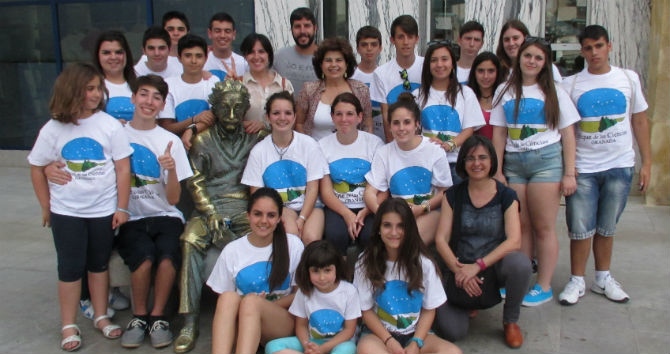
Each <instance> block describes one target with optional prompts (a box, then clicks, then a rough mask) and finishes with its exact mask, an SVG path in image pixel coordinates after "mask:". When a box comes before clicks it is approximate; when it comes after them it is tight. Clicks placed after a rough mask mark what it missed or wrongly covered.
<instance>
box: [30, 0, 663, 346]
mask: <svg viewBox="0 0 670 354" xmlns="http://www.w3.org/2000/svg"><path fill="white" fill-rule="evenodd" d="M290 24H291V32H292V35H293V38H294V40H295V46H292V47H287V48H283V49H281V50H279V51H277V52H276V53H275V52H274V50H273V48H272V45H271V43H270V40H269V39H268V37H266V36H265V35H263V34H259V33H251V34H249V35H248V36H246V37H245V38H244V40H243V41H242V43H241V46H240V51H241V54H242V55H239V54H236V53H235V52H234V51H233V48H232V43H233V41H234V40H235V38H236V30H235V21H234V20H233V18H232V17H231V16H230V15H228V14H226V13H217V14H215V15H214V16H212V18H211V19H210V22H209V26H208V31H207V34H208V37H209V38H210V40H211V45H210V46H208V45H207V42H206V41H205V39H204V38H201V37H199V36H197V35H193V34H190V33H189V30H190V25H189V22H188V20H187V18H186V16H184V15H183V14H182V13H180V12H175V11H172V12H168V13H166V14H165V16H164V17H163V23H162V27H151V28H149V29H147V31H146V32H145V34H144V37H143V42H142V45H143V53H144V56H143V57H142V58H141V59H140V60H139V61H138V62H137V64H136V65H134V66H133V58H132V54H131V51H130V48H129V45H128V42H127V41H126V39H125V37H124V35H123V33H121V32H117V31H108V32H104V33H103V34H101V35H100V37H99V39H98V41H97V44H96V48H95V51H94V53H93V65H91V64H72V65H70V66H68V67H66V68H65V69H64V71H63V72H62V73H61V75H60V76H59V77H58V78H57V80H56V82H55V84H54V93H53V96H52V98H51V101H50V112H51V118H52V119H51V120H50V121H49V122H47V123H46V124H45V126H44V127H43V128H42V129H41V131H40V134H39V136H38V138H37V140H36V142H35V146H34V147H33V150H32V151H31V153H30V154H29V156H28V160H29V162H30V165H31V178H32V181H33V185H34V189H35V193H36V195H37V198H38V200H39V202H40V206H41V208H42V222H43V224H44V225H50V226H51V228H52V233H53V238H54V243H55V246H56V251H57V259H58V278H59V283H58V294H59V303H60V308H61V322H62V323H61V324H62V337H63V339H62V342H61V348H62V349H63V350H65V351H74V350H77V349H79V348H80V347H81V345H82V337H81V331H80V329H79V327H78V326H77V325H76V314H77V307H78V306H77V301H78V300H79V299H80V294H81V292H82V286H83V287H88V288H89V289H90V295H87V296H90V301H91V303H92V307H93V311H94V315H93V316H92V317H93V319H94V326H95V327H96V328H98V329H99V330H100V331H101V332H102V334H103V335H104V336H105V337H107V338H110V339H115V338H120V337H121V344H122V346H124V347H127V348H134V347H138V346H140V345H141V344H142V343H143V341H144V339H145V336H146V335H147V334H148V335H149V337H150V338H151V343H152V345H153V346H154V347H156V348H162V347H165V346H168V345H170V344H171V343H173V341H174V349H175V351H176V352H178V353H184V352H187V351H189V350H191V349H193V347H194V346H195V340H196V339H197V337H198V332H199V325H198V321H199V317H198V314H199V308H200V305H199V302H200V294H201V288H202V285H203V283H205V282H206V284H207V285H208V286H209V287H210V288H211V289H212V290H213V291H214V292H216V293H218V294H219V296H218V300H217V304H216V311H215V315H214V320H213V326H212V331H213V333H212V338H213V340H212V351H213V352H215V353H230V352H232V351H235V352H237V353H255V352H256V351H257V349H258V347H259V345H263V346H264V347H265V351H266V353H295V352H303V353H310V354H312V353H329V352H330V353H354V352H358V353H383V352H388V353H399V352H405V353H417V352H421V353H460V350H459V349H458V347H457V346H455V345H454V344H452V343H451V342H454V341H457V340H459V339H462V338H463V337H464V336H465V335H466V334H467V331H468V327H469V319H470V318H471V317H473V316H476V314H477V310H479V309H483V308H487V307H489V306H490V305H487V306H479V305H472V306H470V305H463V304H460V303H457V302H456V301H449V299H447V296H446V293H450V291H452V290H453V291H457V290H460V291H464V292H465V293H466V294H467V296H468V297H471V298H478V297H482V298H483V297H485V296H486V297H489V296H491V294H490V291H489V290H485V288H486V289H488V287H485V283H487V284H486V285H490V283H489V282H494V283H495V285H494V290H495V294H494V295H495V296H496V297H498V298H500V296H502V297H503V298H504V299H505V304H504V309H503V332H504V338H505V343H506V344H507V345H508V346H510V347H512V348H518V347H520V346H521V345H522V344H523V335H522V331H521V329H520V327H519V325H518V322H519V318H520V309H521V306H522V305H524V306H537V305H540V304H543V303H546V302H548V301H550V300H551V299H553V291H552V288H551V282H552V276H553V273H554V269H555V267H556V263H557V259H558V238H557V235H556V230H555V229H556V218H557V214H558V210H559V201H560V198H561V195H563V196H565V198H566V205H567V207H566V214H567V215H566V216H567V217H566V219H567V223H568V231H569V237H570V240H571V241H570V256H571V257H570V259H571V278H570V280H569V282H568V284H567V285H566V287H565V289H564V290H563V291H562V292H561V293H560V295H559V296H558V300H559V302H560V303H561V304H563V305H572V304H576V303H577V302H578V300H579V298H580V297H581V296H583V295H584V293H585V280H584V275H585V272H586V269H585V268H586V262H587V260H588V257H589V253H590V250H591V245H592V244H593V252H594V257H595V267H596V274H595V280H594V282H593V285H592V286H591V290H592V291H593V292H595V293H598V294H603V295H604V296H606V297H607V298H608V299H610V300H612V301H616V302H626V301H628V299H629V297H628V295H627V294H626V293H625V292H624V291H623V289H622V288H621V286H620V284H619V283H618V282H616V280H614V278H613V277H612V276H611V274H610V273H609V269H610V264H611V256H612V246H613V237H612V236H613V235H614V234H615V230H616V223H617V221H618V218H619V216H620V215H621V213H622V211H623V209H624V207H625V203H626V198H627V195H628V192H629V190H630V187H631V181H632V176H633V173H634V170H633V166H634V163H635V161H634V159H635V153H634V151H633V137H635V140H636V141H637V144H638V147H639V150H640V155H641V157H642V168H641V170H640V174H639V176H640V185H639V188H640V190H642V191H644V190H645V189H646V188H647V186H648V182H649V174H650V163H651V161H650V155H651V152H650V147H649V130H648V123H647V117H646V109H647V104H646V101H645V99H644V97H643V95H642V91H641V85H640V82H639V79H638V76H637V75H636V74H635V73H634V72H631V71H628V70H624V69H620V68H617V67H615V66H612V65H610V63H609V57H608V55H609V52H610V50H611V44H610V41H609V37H608V34H607V31H606V30H605V29H604V28H603V27H601V26H597V25H591V26H587V27H585V29H584V30H583V31H582V32H581V33H580V35H579V37H578V38H579V41H580V44H581V46H582V50H581V52H582V53H581V54H582V55H583V56H584V58H585V61H586V63H587V67H586V68H585V69H584V70H583V71H582V72H580V73H578V74H576V75H574V76H571V77H568V78H565V79H563V78H561V77H560V74H559V73H558V71H557V70H556V68H555V66H553V65H552V63H551V49H550V45H549V43H547V42H546V41H545V40H544V39H542V38H538V37H532V36H530V35H529V32H528V30H527V28H526V27H525V25H524V24H523V23H522V22H520V21H518V20H511V21H508V22H507V23H505V25H504V26H503V28H502V31H501V35H500V38H499V43H498V50H497V55H496V54H494V53H492V52H483V53H479V52H480V50H481V48H482V46H483V38H484V28H483V27H482V25H481V24H479V23H477V22H476V21H469V22H466V23H465V24H464V25H463V26H462V27H461V32H460V34H459V38H458V40H457V41H456V42H452V41H449V40H442V39H437V40H433V41H431V42H429V43H428V47H427V50H426V52H425V57H422V56H419V55H417V54H416V45H417V43H418V41H419V31H418V24H417V22H416V20H415V19H414V18H412V17H411V16H409V15H402V16H400V17H398V18H396V19H395V20H394V21H393V22H392V24H391V28H390V34H391V43H392V44H393V45H394V47H395V58H394V59H392V60H391V61H389V62H388V63H385V64H383V65H378V64H379V63H378V57H379V54H380V52H381V43H382V38H381V34H380V31H379V30H378V29H376V28H374V27H371V26H365V27H363V28H361V29H360V30H359V31H358V33H357V36H356V51H357V52H358V54H359V55H360V58H361V61H360V62H359V63H357V62H356V57H355V54H354V49H353V48H352V46H351V45H350V44H349V42H348V41H347V40H344V39H341V38H327V39H325V40H323V41H322V42H321V43H318V44H317V43H316V41H315V37H316V32H317V24H316V18H315V16H314V15H313V13H312V12H311V10H309V9H307V8H299V9H296V10H295V11H293V13H292V14H291V17H290ZM110 224H111V227H110ZM114 244H116V246H115V247H118V251H119V254H120V255H121V257H122V258H123V259H124V262H125V263H126V264H127V265H128V267H129V269H130V270H131V287H132V291H131V293H132V300H133V301H132V309H133V318H132V320H131V321H130V323H129V324H128V325H127V326H126V328H125V331H124V330H122V328H121V327H120V326H118V325H115V324H113V323H112V322H111V318H110V316H109V315H108V313H107V305H108V300H109V299H108V293H109V282H108V269H107V263H108V261H109V257H110V253H111V251H112V248H113V247H114ZM433 245H434V246H435V248H436V250H437V252H436V253H435V252H431V251H430V250H429V249H430V247H432V246H433ZM212 246H215V247H218V248H222V249H223V250H222V251H221V254H220V255H219V258H218V260H217V262H216V265H215V266H214V269H213V271H212V272H211V274H203V273H204V257H205V254H206V252H207V250H208V249H209V248H210V247H212ZM351 247H355V248H356V250H357V251H360V252H361V253H360V256H359V257H358V258H357V259H355V260H353V261H354V262H355V268H354V271H353V274H350V273H351V272H350V270H349V269H348V268H347V266H346V263H345V258H346V256H347V254H348V250H349V249H350V248H351ZM533 262H536V265H537V273H538V274H537V280H536V282H535V283H534V284H532V286H530V285H531V273H532V271H533V265H532V263H533ZM487 270H488V271H489V272H487V273H486V274H487V277H486V279H485V278H484V276H483V275H482V274H484V272H485V271H487ZM488 274H493V275H492V276H491V277H489V276H488ZM352 275H353V284H352V283H350V282H349V281H351V280H352ZM447 278H450V279H451V280H450V281H448V280H447ZM82 279H85V281H82ZM177 279H179V281H178V285H179V293H180V308H179V313H180V314H182V315H184V328H182V330H181V331H180V333H179V335H178V337H177V338H176V339H174V338H173V334H172V331H171V330H170V324H169V321H168V319H167V318H166V316H165V310H166V309H165V307H166V305H167V302H168V298H169V295H170V292H171V291H172V288H173V287H174V285H175V283H176V282H177ZM152 285H153V289H154V290H153V298H152V299H149V295H150V288H151V286H152ZM529 286H530V288H529ZM445 289H446V292H445ZM485 292H486V294H484V293H485ZM499 301H500V300H498V302H499ZM150 304H152V305H151V306H150ZM361 319H362V320H361ZM361 323H362V325H361V326H360V327H359V325H360V324H361ZM357 328H358V329H360V330H357Z"/></svg>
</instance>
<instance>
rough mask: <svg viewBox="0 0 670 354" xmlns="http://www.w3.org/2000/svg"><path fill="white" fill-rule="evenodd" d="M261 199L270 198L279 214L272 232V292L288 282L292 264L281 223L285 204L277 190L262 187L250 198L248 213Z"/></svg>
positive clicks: (270, 283) (270, 279)
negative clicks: (290, 264)
mask: <svg viewBox="0 0 670 354" xmlns="http://www.w3.org/2000/svg"><path fill="white" fill-rule="evenodd" d="M261 198H268V199H270V200H272V201H273V202H274V204H275V206H276V207H277V211H278V213H279V222H278V223H277V226H276V227H275V230H274V231H273V232H272V254H270V262H272V270H271V271H270V277H269V279H268V282H269V285H270V291H272V290H273V289H275V288H278V287H279V286H281V285H282V283H284V281H285V280H286V277H287V276H288V268H289V263H290V259H289V252H288V240H287V237H286V229H284V223H283V222H282V221H281V215H282V210H283V209H284V202H283V201H282V199H281V196H280V195H279V193H278V192H277V191H276V190H274V189H272V188H268V187H261V188H259V189H257V190H256V191H255V192H254V193H252V194H251V196H250V197H249V202H247V213H251V209H252V208H253V206H254V204H255V203H256V201H257V200H259V199H261Z"/></svg>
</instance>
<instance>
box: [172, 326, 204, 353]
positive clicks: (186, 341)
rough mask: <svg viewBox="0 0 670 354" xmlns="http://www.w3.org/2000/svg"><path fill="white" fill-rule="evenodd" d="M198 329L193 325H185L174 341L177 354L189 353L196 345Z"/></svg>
mask: <svg viewBox="0 0 670 354" xmlns="http://www.w3.org/2000/svg"><path fill="white" fill-rule="evenodd" d="M198 334H199V333H198V330H197V329H196V328H193V327H191V326H184V327H183V328H182V329H181V331H179V336H178V337H177V339H176V340H175V341H174V352H175V353H177V354H181V353H187V352H190V351H191V350H193V348H194V347H195V340H196V339H197V338H198Z"/></svg>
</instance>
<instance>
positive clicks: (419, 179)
mask: <svg viewBox="0 0 670 354" xmlns="http://www.w3.org/2000/svg"><path fill="white" fill-rule="evenodd" d="M432 175H433V174H432V173H431V172H430V171H429V170H428V169H426V168H424V167H421V166H410V167H405V168H403V169H401V170H399V171H398V172H396V173H395V174H394V175H393V176H392V177H391V181H390V182H389V189H390V190H391V194H393V195H394V196H409V195H415V194H428V193H430V190H431V179H432Z"/></svg>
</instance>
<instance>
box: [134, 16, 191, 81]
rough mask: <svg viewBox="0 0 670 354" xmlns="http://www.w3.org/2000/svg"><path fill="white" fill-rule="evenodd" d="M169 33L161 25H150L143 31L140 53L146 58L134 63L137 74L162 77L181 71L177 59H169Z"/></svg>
mask: <svg viewBox="0 0 670 354" xmlns="http://www.w3.org/2000/svg"><path fill="white" fill-rule="evenodd" d="M170 43H171V41H170V34H169V33H168V32H167V31H166V30H165V29H164V28H162V27H158V26H152V27H149V28H147V30H146V31H144V36H143V37H142V53H144V56H143V57H146V60H140V61H139V62H137V64H135V73H136V74H137V76H143V75H148V74H155V75H158V76H160V77H162V78H164V79H166V78H168V77H171V76H178V75H181V73H182V66H181V64H180V63H179V61H177V60H174V61H170V60H169V58H170Z"/></svg>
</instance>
